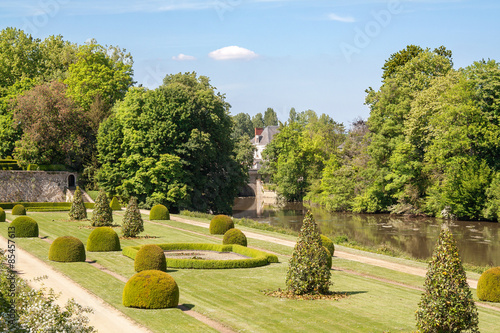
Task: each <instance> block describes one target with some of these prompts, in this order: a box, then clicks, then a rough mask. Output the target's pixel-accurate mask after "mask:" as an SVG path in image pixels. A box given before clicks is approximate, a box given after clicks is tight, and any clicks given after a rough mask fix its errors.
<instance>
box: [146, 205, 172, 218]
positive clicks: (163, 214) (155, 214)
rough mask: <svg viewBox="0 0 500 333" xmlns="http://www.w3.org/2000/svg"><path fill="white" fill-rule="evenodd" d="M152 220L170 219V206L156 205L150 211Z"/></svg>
mask: <svg viewBox="0 0 500 333" xmlns="http://www.w3.org/2000/svg"><path fill="white" fill-rule="evenodd" d="M149 219H150V220H170V214H169V212H168V208H167V207H165V206H163V205H159V204H158V205H155V206H153V208H151V211H150V212H149Z"/></svg>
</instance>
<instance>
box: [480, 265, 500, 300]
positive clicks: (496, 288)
mask: <svg viewBox="0 0 500 333" xmlns="http://www.w3.org/2000/svg"><path fill="white" fill-rule="evenodd" d="M477 298H479V299H480V300H481V301H488V302H500V267H493V268H490V269H488V270H487V271H485V272H484V273H483V274H481V277H480V278H479V281H478V282H477Z"/></svg>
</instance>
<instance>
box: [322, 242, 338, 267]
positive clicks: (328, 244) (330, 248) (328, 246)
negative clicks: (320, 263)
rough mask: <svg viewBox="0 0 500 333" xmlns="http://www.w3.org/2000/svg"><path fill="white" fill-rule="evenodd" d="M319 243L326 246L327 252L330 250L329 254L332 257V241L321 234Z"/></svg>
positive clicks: (333, 247) (333, 250)
mask: <svg viewBox="0 0 500 333" xmlns="http://www.w3.org/2000/svg"><path fill="white" fill-rule="evenodd" d="M321 243H322V245H323V246H324V247H326V248H327V250H328V252H330V255H331V256H332V257H333V253H334V252H335V245H334V244H333V241H332V240H331V239H330V238H328V237H326V236H325V235H321ZM330 266H331V265H330Z"/></svg>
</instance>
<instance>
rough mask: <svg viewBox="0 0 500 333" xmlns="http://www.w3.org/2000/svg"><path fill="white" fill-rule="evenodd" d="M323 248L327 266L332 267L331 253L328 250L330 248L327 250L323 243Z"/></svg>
mask: <svg viewBox="0 0 500 333" xmlns="http://www.w3.org/2000/svg"><path fill="white" fill-rule="evenodd" d="M323 250H325V252H326V254H327V258H328V260H327V265H328V267H329V268H332V254H331V252H330V250H328V248H327V247H326V246H324V245H323Z"/></svg>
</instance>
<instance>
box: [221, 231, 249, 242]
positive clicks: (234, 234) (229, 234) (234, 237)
mask: <svg viewBox="0 0 500 333" xmlns="http://www.w3.org/2000/svg"><path fill="white" fill-rule="evenodd" d="M222 244H238V245H241V246H247V237H246V236H245V234H244V233H243V232H242V231H241V230H240V229H236V228H232V229H229V230H228V231H226V233H225V234H224V238H223V239H222Z"/></svg>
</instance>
